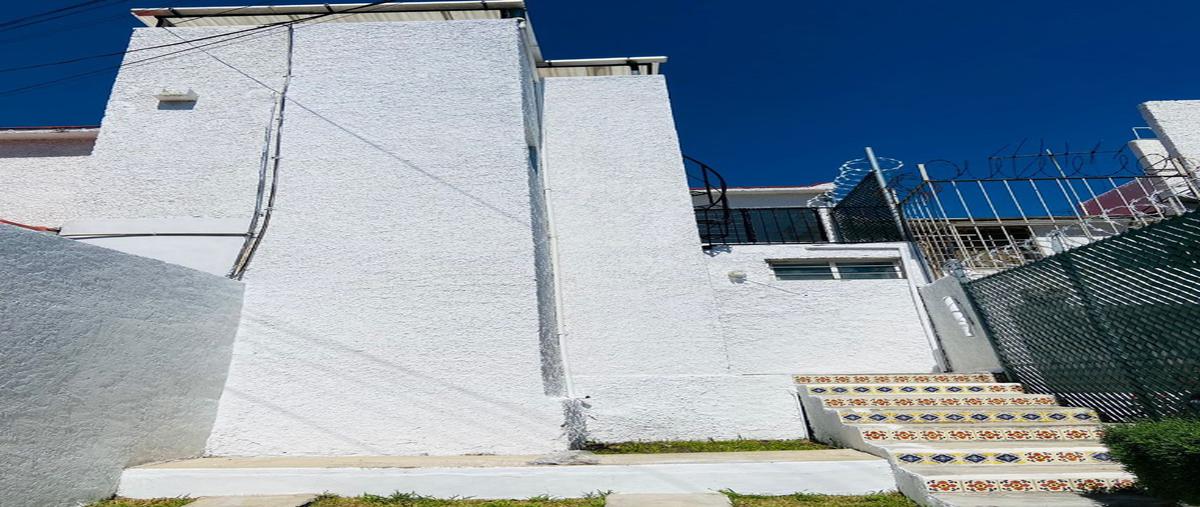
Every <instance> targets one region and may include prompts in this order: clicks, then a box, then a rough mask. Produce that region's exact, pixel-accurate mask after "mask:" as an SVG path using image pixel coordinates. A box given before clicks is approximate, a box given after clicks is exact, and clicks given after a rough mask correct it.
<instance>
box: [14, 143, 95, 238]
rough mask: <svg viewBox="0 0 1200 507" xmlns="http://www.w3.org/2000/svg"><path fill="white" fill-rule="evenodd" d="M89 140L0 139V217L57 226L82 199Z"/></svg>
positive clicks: (33, 223)
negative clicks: (0, 186) (2, 189)
mask: <svg viewBox="0 0 1200 507" xmlns="http://www.w3.org/2000/svg"><path fill="white" fill-rule="evenodd" d="M93 143H94V140H91V139H61V140H54V139H39V140H24V139H22V140H0V181H3V182H4V191H3V192H0V218H3V219H5V220H11V221H15V222H20V223H26V224H30V225H42V226H48V227H56V226H58V225H61V223H62V221H63V219H64V217H68V216H71V213H72V209H73V208H74V206H75V203H77V202H79V201H80V200H81V199H82V194H83V191H82V189H83V188H84V187H82V186H81V184H80V182H79V178H81V177H82V175H84V174H87V172H88V169H87V168H88V165H87V164H88V162H89V161H90V158H91V157H89V156H88V155H87V153H88V152H90V151H91V145H92V144H93Z"/></svg>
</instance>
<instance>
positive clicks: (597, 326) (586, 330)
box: [544, 76, 804, 441]
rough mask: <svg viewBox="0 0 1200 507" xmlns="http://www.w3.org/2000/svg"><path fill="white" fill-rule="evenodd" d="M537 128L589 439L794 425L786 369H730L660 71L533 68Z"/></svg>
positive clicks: (767, 430) (704, 434) (799, 427)
mask: <svg viewBox="0 0 1200 507" xmlns="http://www.w3.org/2000/svg"><path fill="white" fill-rule="evenodd" d="M613 104H621V105H622V106H621V107H613ZM544 127H545V136H546V137H545V147H546V149H545V156H544V162H545V164H544V170H545V171H547V173H548V178H549V180H550V181H551V182H552V183H551V187H552V188H551V192H550V204H551V206H552V208H553V213H554V215H553V216H554V221H553V229H554V232H555V234H556V235H557V238H558V242H557V245H558V253H559V270H558V276H559V277H560V282H561V284H560V285H561V291H560V293H559V297H560V298H561V299H562V308H563V311H564V316H563V317H564V318H563V329H562V330H561V331H562V332H563V333H564V334H565V338H564V343H565V344H566V350H567V354H566V362H567V365H568V367H569V369H570V371H571V379H572V381H573V383H574V388H575V389H574V394H575V395H576V396H578V397H582V398H585V399H584V402H585V403H586V407H587V415H588V420H587V431H588V436H589V438H590V439H592V440H597V441H618V440H650V439H674V438H732V437H737V436H739V435H740V436H745V437H748V438H755V437H758V438H772V437H779V438H782V437H789V436H790V437H795V436H802V435H803V434H804V426H803V424H802V422H801V421H800V419H799V416H798V413H797V410H796V406H795V402H794V401H793V398H792V397H791V396H790V395H789V392H790V389H791V383H790V381H789V380H788V379H787V378H786V377H784V376H772V377H747V376H741V375H736V374H734V372H733V371H731V365H730V356H729V350H728V344H727V343H726V342H725V337H724V336H723V335H722V333H721V330H720V327H719V320H718V313H717V304H716V299H715V297H714V295H713V290H712V287H711V286H710V284H709V280H708V276H707V271H706V270H705V259H704V254H703V252H702V251H701V248H700V240H699V236H698V234H697V232H696V223H695V218H694V216H693V215H692V209H691V202H690V199H689V195H688V191H687V184H686V182H685V177H684V169H683V163H682V159H681V158H680V154H679V144H678V139H677V137H676V133H675V125H674V120H673V119H672V116H671V108H670V103H669V99H668V96H667V92H666V84H665V81H664V79H663V78H662V77H661V76H631V77H595V78H551V79H547V80H546V84H545V118H544ZM602 188H620V189H622V190H621V191H620V192H603V191H597V189H602Z"/></svg>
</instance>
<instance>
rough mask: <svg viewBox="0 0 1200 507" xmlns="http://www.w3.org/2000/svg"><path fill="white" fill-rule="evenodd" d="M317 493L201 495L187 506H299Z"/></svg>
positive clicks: (310, 499)
mask: <svg viewBox="0 0 1200 507" xmlns="http://www.w3.org/2000/svg"><path fill="white" fill-rule="evenodd" d="M316 498H317V495H276V496H202V497H200V498H197V499H196V501H194V502H192V503H189V504H188V506H189V507H300V506H302V505H308V504H309V503H311V502H312V501H313V500H315V499H316Z"/></svg>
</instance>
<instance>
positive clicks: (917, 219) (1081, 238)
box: [900, 155, 1200, 275]
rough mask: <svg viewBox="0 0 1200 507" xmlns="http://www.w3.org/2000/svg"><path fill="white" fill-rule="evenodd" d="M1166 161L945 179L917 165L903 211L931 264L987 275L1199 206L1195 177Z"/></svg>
mask: <svg viewBox="0 0 1200 507" xmlns="http://www.w3.org/2000/svg"><path fill="white" fill-rule="evenodd" d="M1049 160H1051V161H1054V160H1055V159H1054V157H1053V155H1051V156H1050V157H1049ZM1168 162H1170V161H1163V163H1162V164H1159V165H1161V166H1162V167H1165V168H1169V169H1171V170H1170V171H1165V170H1158V171H1156V172H1155V173H1154V174H1148V175H1133V176H1128V175H1127V176H1067V175H1066V173H1065V172H1062V173H1061V174H1062V176H1059V177H1026V178H956V179H944V180H937V179H931V178H930V177H929V174H928V172H927V171H926V169H925V167H924V165H921V164H918V166H917V168H918V170H919V172H920V175H921V182H920V183H919V184H918V185H917V186H916V187H915V188H914V189H913V190H912V191H911V192H910V193H909V194H908V195H907V196H906V197H905V198H904V199H903V200H902V201H901V203H900V209H901V215H902V216H903V218H904V222H905V226H906V228H907V230H908V232H909V234H910V235H911V237H912V239H913V241H915V242H916V243H917V245H918V246H919V247H920V249H921V252H922V253H923V254H924V256H925V258H926V259H927V261H928V263H929V265H930V268H932V269H933V270H935V271H940V274H941V275H946V274H950V273H949V269H948V268H947V266H948V265H955V266H961V267H962V268H964V269H966V270H967V271H968V272H969V273H972V274H977V275H982V274H988V273H992V272H996V271H1001V270H1004V269H1008V268H1012V267H1016V266H1021V265H1025V264H1028V263H1030V262H1034V261H1037V260H1039V259H1042V258H1044V257H1046V256H1049V255H1052V254H1054V253H1056V252H1062V251H1065V250H1069V249H1071V248H1074V247H1078V246H1081V245H1085V244H1088V243H1091V242H1093V241H1096V240H1098V239H1102V238H1105V237H1109V236H1113V235H1117V234H1121V233H1123V232H1125V231H1128V230H1131V229H1135V228H1138V227H1144V226H1146V225H1149V224H1152V223H1155V222H1159V221H1162V220H1164V219H1167V218H1171V217H1175V216H1179V215H1181V214H1183V213H1186V212H1187V211H1189V210H1190V209H1194V208H1196V207H1197V203H1200V199H1198V198H1200V192H1198V191H1197V184H1198V181H1197V179H1196V177H1195V176H1193V175H1190V174H1189V172H1188V171H1187V170H1186V169H1184V166H1183V164H1175V163H1168Z"/></svg>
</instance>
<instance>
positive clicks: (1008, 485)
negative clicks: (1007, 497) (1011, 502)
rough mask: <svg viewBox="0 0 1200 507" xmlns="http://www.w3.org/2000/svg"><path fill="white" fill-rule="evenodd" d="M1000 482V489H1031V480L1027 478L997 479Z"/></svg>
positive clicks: (1015, 490)
mask: <svg viewBox="0 0 1200 507" xmlns="http://www.w3.org/2000/svg"><path fill="white" fill-rule="evenodd" d="M998 482H999V483H1000V491H1014V492H1021V491H1033V490H1034V485H1033V481H1031V480H1029V479H1005V480H1001V481H998Z"/></svg>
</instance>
